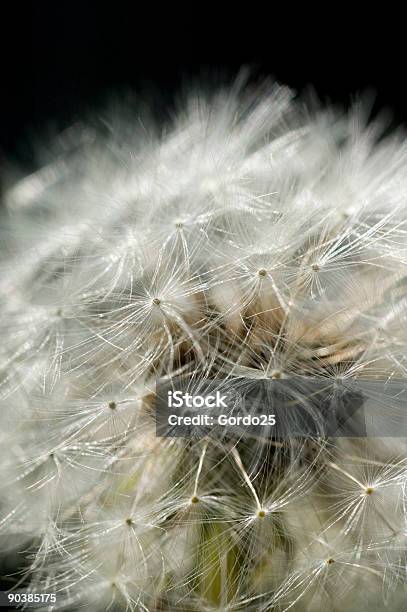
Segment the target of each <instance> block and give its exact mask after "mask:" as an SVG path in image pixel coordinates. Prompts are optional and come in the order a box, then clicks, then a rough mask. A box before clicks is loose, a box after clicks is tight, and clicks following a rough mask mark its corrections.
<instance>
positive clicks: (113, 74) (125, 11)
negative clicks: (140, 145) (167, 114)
mask: <svg viewBox="0 0 407 612" xmlns="http://www.w3.org/2000/svg"><path fill="white" fill-rule="evenodd" d="M287 8H288V10H287V11H286V14H284V15H282V14H280V13H277V12H276V11H275V7H274V5H272V4H269V6H268V8H265V7H264V6H263V5H262V4H260V3H258V4H252V5H250V4H246V5H238V4H237V3H236V4H234V5H231V6H230V7H229V8H226V7H223V9H222V6H221V5H217V6H215V7H211V6H210V5H207V4H201V5H200V4H192V3H190V4H188V5H185V6H181V5H179V6H177V5H166V8H163V7H162V6H161V5H160V4H158V3H156V4H150V5H144V4H140V3H137V2H120V1H119V2H115V1H114V0H111V2H109V3H108V4H103V3H102V2H96V1H94V2H93V1H89V2H86V1H85V0H83V1H82V2H77V1H75V0H72V1H70V2H68V1H58V0H54V1H53V2H46V1H41V0H37V1H36V2H34V1H33V2H25V3H22V4H21V5H18V3H17V4H16V5H14V4H13V10H12V11H11V12H12V13H13V15H12V16H10V17H8V16H7V18H5V19H3V26H2V27H3V35H5V38H6V42H5V49H4V52H3V54H2V57H3V62H2V63H3V68H4V70H3V79H2V80H3V84H4V88H3V93H2V96H1V98H2V101H3V103H5V110H4V111H3V112H2V113H1V120H0V123H1V124H0V130H1V141H0V153H1V156H2V161H5V160H6V161H9V160H11V161H13V162H15V161H17V162H18V163H19V164H20V165H23V166H24V165H26V166H27V167H29V166H30V165H32V164H33V159H34V158H33V144H32V143H33V142H34V141H35V140H36V138H37V137H45V135H46V134H47V133H48V132H52V131H55V130H59V129H63V128H64V127H67V126H68V125H70V124H71V123H72V122H74V121H76V120H77V119H79V118H81V117H82V116H83V114H84V113H85V111H87V110H88V109H94V110H95V109H98V108H100V107H101V105H103V102H104V101H106V99H108V98H109V96H112V94H116V95H118V96H119V97H120V95H122V92H125V91H127V90H133V91H135V92H136V93H140V92H148V96H147V97H148V99H149V100H150V104H151V105H153V106H155V107H156V109H159V110H161V111H162V110H163V109H164V111H165V110H166V109H168V108H170V106H171V102H172V100H173V98H174V95H175V96H176V95H177V94H178V93H179V91H180V89H181V88H182V86H183V84H185V83H187V82H188V81H189V80H190V79H191V78H195V79H199V78H201V79H206V80H207V78H208V75H209V77H210V78H211V79H212V80H216V79H218V80H219V79H223V80H225V79H228V78H229V79H232V78H233V76H234V75H236V73H237V71H238V69H239V67H240V66H242V65H248V66H250V67H251V69H252V77H253V79H259V78H260V77H262V76H266V75H271V76H274V77H275V78H276V79H277V80H278V81H280V82H282V83H286V84H287V85H289V86H291V87H293V88H294V89H296V90H297V91H299V92H301V91H302V90H303V89H304V87H307V86H308V85H309V84H311V85H312V86H313V88H314V89H315V91H316V93H317V95H318V96H319V97H320V98H321V99H322V100H323V101H325V100H327V99H329V100H331V101H333V102H334V103H339V104H342V105H345V106H347V105H349V103H350V101H351V100H352V99H353V98H354V97H355V96H357V95H358V94H360V93H363V92H364V91H366V90H367V89H370V90H373V91H374V92H375V94H376V98H375V100H376V102H375V106H374V112H377V111H378V110H381V109H389V110H391V111H392V120H393V125H397V124H400V123H404V122H405V121H406V119H407V87H406V82H405V79H406V75H405V51H404V44H405V43H404V38H405V36H404V32H403V31H401V32H399V31H398V27H397V26H398V25H401V29H403V24H404V19H402V18H401V16H397V15H395V14H393V13H392V12H391V11H390V9H387V7H382V12H381V13H380V14H379V15H378V16H377V17H378V19H377V23H375V24H372V23H370V22H368V20H367V18H366V16H362V19H359V20H357V19H356V15H355V14H354V9H352V10H351V9H349V8H346V7H345V6H344V5H338V6H337V7H333V6H332V5H329V7H328V6H325V8H324V7H320V8H317V10H315V11H314V14H310V13H309V8H310V7H306V10H305V12H304V13H305V14H299V13H298V12H297V7H296V6H295V5H291V6H288V7H287ZM328 8H329V13H328V12H327V10H328ZM370 12H372V11H370ZM3 17H4V16H3ZM3 38H4V36H3ZM151 92H153V93H151ZM156 109H155V110H156Z"/></svg>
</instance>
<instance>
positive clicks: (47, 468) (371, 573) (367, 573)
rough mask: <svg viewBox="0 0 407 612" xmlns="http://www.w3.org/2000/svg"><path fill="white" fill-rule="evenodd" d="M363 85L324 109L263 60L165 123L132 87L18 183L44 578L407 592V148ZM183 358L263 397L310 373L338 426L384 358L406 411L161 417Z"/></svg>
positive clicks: (7, 451) (15, 233) (8, 256)
mask: <svg viewBox="0 0 407 612" xmlns="http://www.w3.org/2000/svg"><path fill="white" fill-rule="evenodd" d="M362 106H363V105H361V104H356V105H355V107H354V108H353V109H350V110H349V112H348V113H347V114H345V113H339V112H338V111H337V110H335V109H332V108H325V109H324V108H322V107H318V105H316V104H315V105H314V106H312V107H311V108H310V109H309V111H305V110H304V107H303V105H302V103H301V102H300V103H299V102H298V99H297V98H296V96H295V95H294V93H293V92H291V91H290V90H289V89H288V88H286V87H282V86H279V85H277V84H273V83H269V82H267V83H264V84H263V85H259V86H258V88H257V89H256V88H254V89H252V88H251V87H250V86H249V85H248V84H247V83H245V80H244V77H243V75H242V76H241V77H239V80H238V82H237V83H236V84H235V85H234V87H232V88H229V89H228V88H225V89H220V90H219V91H218V92H214V93H212V94H209V93H208V94H207V95H203V94H193V93H191V95H190V97H189V100H188V101H187V102H186V103H185V107H184V109H183V110H182V112H179V113H178V114H176V116H175V117H174V119H173V122H172V124H171V125H167V126H165V129H163V130H162V131H160V130H159V129H158V126H157V125H155V124H152V123H151V121H150V123H149V120H148V119H146V120H145V121H144V120H142V119H140V118H139V117H138V116H137V118H136V117H135V115H134V114H133V113H132V111H131V110H126V109H124V108H123V109H121V110H119V111H116V113H113V115H112V116H109V115H107V117H106V120H105V127H104V129H103V130H100V129H99V128H98V127H97V123H96V121H95V125H94V126H93V127H91V126H90V125H89V126H85V125H82V124H81V126H80V127H78V128H75V129H72V131H70V132H69V135H68V134H65V135H60V136H58V137H57V138H56V142H55V144H54V145H53V147H50V148H49V152H50V154H49V161H48V162H47V163H46V165H45V166H44V167H42V168H40V169H38V170H37V171H35V172H34V173H33V174H31V175H29V176H27V177H25V178H23V179H22V180H20V181H18V182H17V183H16V184H15V185H14V186H12V187H11V189H9V190H8V191H6V193H5V201H4V204H5V206H4V207H3V209H4V210H3V211H2V223H3V222H4V226H2V227H4V230H3V229H2V231H1V234H0V238H1V240H0V255H1V256H0V307H1V311H2V317H1V318H0V336H1V339H2V342H1V346H0V442H1V444H0V480H1V482H2V495H1V500H0V535H1V538H0V540H1V548H2V552H3V553H4V555H7V556H8V555H10V559H11V558H14V557H15V551H28V554H27V555H25V556H27V566H26V567H24V568H23V570H22V571H23V573H24V576H23V577H24V579H25V580H26V582H27V584H29V588H30V590H31V592H45V590H46V591H47V592H48V591H51V590H52V591H56V592H58V594H59V595H58V597H59V600H58V602H60V607H61V609H80V608H82V607H83V608H84V609H89V610H101V611H102V610H103V611H104V610H109V609H112V610H113V609H114V610H116V609H117V610H131V611H134V612H138V611H143V612H149V611H151V612H153V611H154V610H158V609H159V610H162V611H163V612H167V611H168V612H169V611H172V610H177V609H179V610H183V609H185V610H188V612H196V611H198V610H199V611H200V610H205V611H208V612H209V611H214V610H223V611H226V610H227V611H228V612H232V611H237V610H245V611H247V612H252V611H253V612H254V611H264V612H265V611H266V610H282V611H285V610H287V611H288V610H290V609H292V610H295V609H298V610H303V609H309V610H310V611H311V610H321V609H324V610H327V612H332V610H333V609H334V607H338V605H339V606H340V608H341V610H343V611H344V612H347V611H349V612H352V611H353V610H355V609H358V610H359V609H360V610H364V609H367V608H368V607H369V605H370V604H371V603H372V601H373V600H374V604H375V605H376V607H377V606H378V605H379V607H378V608H377V609H381V608H380V606H381V605H382V604H383V606H384V605H385V604H384V601H386V605H387V607H388V608H389V609H390V607H391V606H393V608H394V609H402V603H403V596H404V595H403V589H404V587H405V583H406V580H407V572H406V491H407V467H406V458H405V457H406V446H405V438H403V437H401V433H402V432H401V431H400V432H398V433H399V436H398V437H397V438H396V437H393V436H390V435H387V434H389V433H391V427H390V426H391V424H392V423H393V418H395V417H396V416H397V418H399V417H400V415H402V414H403V406H404V404H403V401H404V399H403V396H402V391H400V393H398V394H395V395H394V396H392V395H389V393H388V390H387V387H389V386H391V384H392V383H394V381H401V382H403V381H405V379H406V374H407V332H406V329H407V326H406V322H407V300H406V287H407V286H406V280H405V279H406V266H407V231H406V230H407V207H406V205H405V197H404V195H403V194H404V193H405V192H406V189H407V170H406V168H407V154H406V148H405V146H404V144H403V141H402V139H401V138H400V137H399V136H397V135H396V136H395V137H394V138H393V137H391V136H386V138H382V137H381V132H380V130H381V129H382V126H381V124H380V120H375V122H370V123H369V122H368V121H367V120H366V116H365V112H364V111H363V109H362ZM179 377H183V379H184V380H186V381H187V387H188V390H189V391H191V392H194V393H195V392H201V391H202V388H203V387H204V386H205V385H206V384H207V383H208V381H210V382H211V384H212V383H216V384H217V385H218V386H219V389H220V390H221V391H223V388H224V387H227V385H230V386H232V388H233V389H235V388H236V389H237V390H238V391H239V393H242V394H243V396H245V394H248V393H249V391H253V390H255V389H256V388H257V387H256V386H257V385H259V384H260V383H261V384H263V383H267V382H269V383H270V382H272V381H280V379H282V380H281V382H278V384H277V383H275V384H274V383H273V382H272V385H273V387H274V388H276V387H279V386H280V385H283V384H285V383H286V382H287V383H289V382H290V381H291V382H293V381H294V380H295V381H297V382H298V387H295V389H296V398H295V399H296V401H297V402H298V403H299V405H300V406H301V408H300V410H301V411H303V412H301V414H302V415H303V416H306V418H307V419H310V420H312V422H314V423H316V424H317V425H320V424H323V420H322V416H321V415H322V412H323V410H322V409H324V410H326V411H327V413H330V412H329V411H330V410H332V407H333V406H335V405H336V403H337V402H341V401H343V396H344V394H345V393H346V392H348V391H349V389H351V390H352V389H353V388H354V387H358V385H361V384H362V383H363V385H365V386H364V388H365V389H366V392H365V395H364V396H363V400H364V401H365V402H366V403H367V404H368V405H369V406H370V407H371V406H373V407H375V408H376V409H377V414H378V415H379V417H380V418H381V419H382V421H381V422H382V423H383V436H382V437H377V436H376V437H374V438H373V437H370V438H369V437H367V438H353V437H346V438H345V437H342V438H341V437H336V438H335V437H333V438H326V436H323V435H321V436H316V437H315V439H314V438H313V439H303V438H299V437H287V438H284V439H280V438H279V437H273V436H270V437H264V436H263V437H261V436H259V437H251V436H250V435H247V436H246V435H244V436H233V435H231V433H230V432H228V433H227V435H225V436H223V437H220V439H212V438H211V436H209V437H205V438H199V437H197V438H195V437H194V438H188V439H186V438H182V437H167V438H165V437H160V436H158V435H156V434H157V431H156V422H155V408H156V401H157V388H156V386H157V381H158V380H164V381H166V382H167V383H169V384H170V385H172V384H173V385H174V388H175V383H176V382H177V381H178V378H179ZM310 380H312V381H314V382H315V384H316V385H317V386H318V387H321V388H322V389H324V392H325V395H324V400H323V401H322V400H321V402H320V403H318V402H317V401H316V402H313V400H312V397H310V395H309V392H308V391H307V390H306V389H307V386H306V383H308V382H309V381H310ZM225 381H226V382H225ZM378 383H380V384H382V386H381V387H380V385H379V386H378ZM351 397H352V398H353V399H352V402H356V399H355V397H354V396H351ZM271 405H272V402H271V400H270V402H267V403H266V405H265V406H264V407H263V408H262V410H263V411H264V412H266V411H268V410H269V409H271ZM248 410H249V412H250V410H251V406H248ZM356 416H357V415H356ZM288 417H289V414H288V412H287V413H285V414H284V415H283V416H282V417H281V418H283V419H287V422H288ZM355 418H356V417H355ZM387 428H388V429H387ZM385 434H386V435H385ZM106 550H108V551H109V554H108V555H106ZM18 556H19V555H18ZM51 586H52V589H51ZM332 593H334V594H335V598H334V599H333V598H332ZM366 594H369V595H366ZM370 594H372V595H370ZM368 598H371V599H369V601H368ZM338 602H340V603H338ZM377 602H380V604H377ZM400 602H401V603H400ZM58 605H59V603H58ZM372 609H373V608H372Z"/></svg>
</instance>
